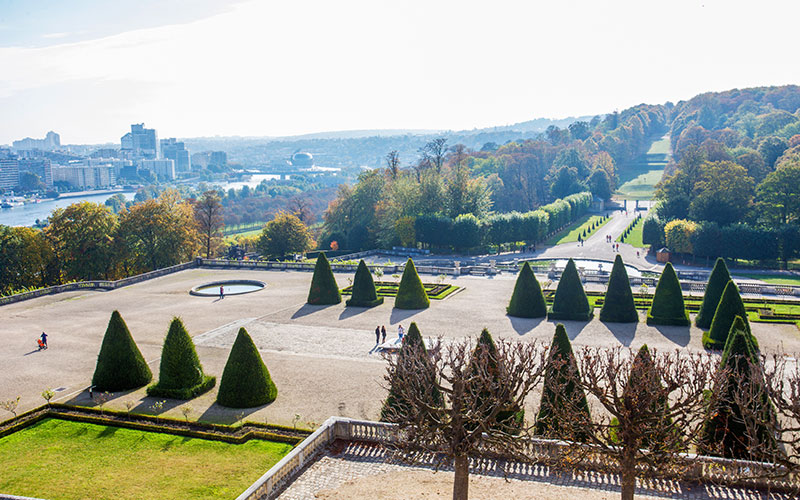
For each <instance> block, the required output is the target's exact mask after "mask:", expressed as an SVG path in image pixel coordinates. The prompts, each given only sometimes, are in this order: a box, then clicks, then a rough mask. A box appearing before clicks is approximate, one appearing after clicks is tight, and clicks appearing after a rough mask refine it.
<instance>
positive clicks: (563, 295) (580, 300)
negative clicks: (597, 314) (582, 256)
mask: <svg viewBox="0 0 800 500" xmlns="http://www.w3.org/2000/svg"><path fill="white" fill-rule="evenodd" d="M592 316H594V309H593V308H592V306H590V305H589V299H588V298H587V297H586V292H585V291H584V290H583V285H582V284H581V278H580V276H578V268H577V267H575V262H574V261H573V260H572V259H569V261H568V262H567V266H566V267H565V268H564V272H563V273H561V279H560V280H558V287H557V288H556V296H555V297H554V298H553V307H551V308H550V310H549V311H548V312H547V319H558V320H575V321H589V320H590V319H592Z"/></svg>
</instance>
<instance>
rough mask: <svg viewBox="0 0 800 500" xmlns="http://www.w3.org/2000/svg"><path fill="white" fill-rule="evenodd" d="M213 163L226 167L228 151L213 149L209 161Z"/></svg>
mask: <svg viewBox="0 0 800 500" xmlns="http://www.w3.org/2000/svg"><path fill="white" fill-rule="evenodd" d="M209 163H210V164H211V165H217V166H220V167H224V166H225V165H227V164H228V153H226V152H225V151H212V152H211V160H210V161H209Z"/></svg>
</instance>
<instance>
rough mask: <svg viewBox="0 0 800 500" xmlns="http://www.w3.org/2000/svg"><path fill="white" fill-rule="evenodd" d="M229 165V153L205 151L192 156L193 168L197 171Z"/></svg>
mask: <svg viewBox="0 0 800 500" xmlns="http://www.w3.org/2000/svg"><path fill="white" fill-rule="evenodd" d="M227 164H228V153H226V152H225V151H203V152H202V153H195V154H193V155H192V166H193V168H196V169H201V168H207V167H209V166H211V165H214V166H217V167H224V166H225V165H227Z"/></svg>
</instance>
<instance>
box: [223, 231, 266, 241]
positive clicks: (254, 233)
mask: <svg viewBox="0 0 800 500" xmlns="http://www.w3.org/2000/svg"><path fill="white" fill-rule="evenodd" d="M259 234H261V229H253V230H250V231H243V232H241V233H236V234H230V235H228V236H225V242H226V243H236V238H239V237H249V236H258V235H259Z"/></svg>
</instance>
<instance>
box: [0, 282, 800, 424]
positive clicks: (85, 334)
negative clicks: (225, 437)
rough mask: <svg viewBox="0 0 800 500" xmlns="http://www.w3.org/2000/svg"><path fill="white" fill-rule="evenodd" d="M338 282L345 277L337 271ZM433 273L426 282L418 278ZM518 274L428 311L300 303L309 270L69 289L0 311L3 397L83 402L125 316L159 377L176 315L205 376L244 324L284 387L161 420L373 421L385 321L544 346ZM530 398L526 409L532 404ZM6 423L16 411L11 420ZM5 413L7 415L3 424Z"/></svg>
mask: <svg viewBox="0 0 800 500" xmlns="http://www.w3.org/2000/svg"><path fill="white" fill-rule="evenodd" d="M336 277H337V280H338V282H339V285H340V286H342V287H343V286H346V285H347V284H348V278H352V275H349V274H337V276H336ZM233 278H243V279H257V280H261V281H264V282H266V283H267V286H266V288H265V289H264V290H262V291H258V292H255V293H251V294H246V295H240V296H228V297H226V298H225V299H223V300H219V299H218V298H215V297H210V298H209V297H194V296H190V295H189V294H188V290H189V289H190V288H192V287H193V286H196V285H200V284H203V283H205V282H209V281H214V280H220V279H233ZM425 279H433V277H430V276H429V277H426V276H423V280H425ZM514 279H515V276H512V275H505V274H504V275H500V276H496V277H493V278H485V277H469V276H463V277H458V278H448V281H449V282H452V283H453V284H456V285H458V286H460V287H463V290H461V291H459V292H458V293H456V294H454V295H451V296H450V297H448V298H447V299H445V300H441V301H431V307H430V309H427V310H424V311H403V310H398V309H394V308H393V307H392V305H393V299H387V300H386V302H385V303H384V304H383V305H381V306H378V307H376V308H373V309H361V308H358V309H356V308H346V307H345V306H344V303H342V304H339V305H334V306H308V305H306V304H305V299H306V295H307V293H308V286H309V283H310V281H311V273H308V272H297V271H285V272H281V271H240V270H224V271H223V270H209V269H192V270H187V271H182V272H179V273H175V274H172V275H168V276H164V277H161V278H157V279H154V280H150V281H147V282H143V283H139V284H136V285H132V286H129V287H125V288H121V289H118V290H114V291H108V292H99V291H83V292H69V293H64V294H59V295H53V296H47V297H40V298H37V299H33V300H29V301H25V302H20V303H17V304H12V305H8V306H3V307H0V344H2V345H3V348H2V350H0V366H2V367H3V370H2V371H1V372H0V400H7V399H11V398H15V397H16V396H18V395H19V396H21V402H20V410H25V409H30V408H33V407H35V406H38V405H40V404H42V403H43V400H42V399H41V397H40V393H41V392H42V391H43V390H44V389H46V388H53V389H56V390H57V395H56V398H55V400H56V401H61V402H67V401H69V402H78V403H87V402H88V401H89V400H88V395H87V394H86V392H85V391H84V389H85V388H86V387H87V386H88V385H89V383H90V381H91V377H92V373H93V371H94V365H95V361H96V358H97V353H98V352H99V349H100V343H101V340H102V337H103V333H104V332H105V328H106V324H107V322H108V319H109V316H110V314H111V312H112V311H113V310H114V309H119V311H120V312H121V313H122V315H123V317H124V318H125V320H126V322H127V324H128V327H129V328H130V330H131V333H132V334H133V337H134V339H135V340H136V342H137V344H138V345H139V348H140V349H141V351H142V353H143V354H144V356H145V358H146V359H147V360H148V361H149V362H150V363H151V368H152V369H153V372H154V376H156V377H157V376H158V374H157V371H158V360H159V356H160V352H161V345H162V342H163V339H164V336H165V334H166V331H167V327H168V325H169V322H170V320H171V318H172V317H173V316H180V317H182V318H183V320H184V322H185V323H186V326H187V328H188V330H189V332H190V334H191V335H192V336H193V337H194V338H195V342H196V344H197V346H198V353H199V355H200V358H201V361H202V362H203V364H204V368H205V370H206V371H207V372H208V373H210V374H212V375H216V376H217V377H219V376H220V375H221V373H222V369H223V367H224V365H225V361H226V359H227V356H228V352H229V349H230V346H231V345H232V343H233V339H234V338H235V334H236V332H237V330H238V328H239V327H240V326H245V327H246V328H247V329H248V331H249V332H250V333H251V335H252V336H253V339H254V341H255V342H256V345H257V346H258V348H259V349H260V350H261V353H262V356H263V357H264V360H265V361H266V363H267V366H268V367H269V369H270V372H271V374H272V376H273V378H274V380H275V382H276V384H277V386H278V389H279V395H278V399H277V400H276V401H275V402H274V403H272V404H271V405H268V406H266V407H263V408H257V409H254V410H247V411H245V412H239V411H236V412H234V411H232V410H225V409H222V408H219V407H217V406H216V405H215V404H213V402H214V399H215V396H216V391H211V392H210V393H208V394H206V395H203V396H201V397H199V398H197V399H195V400H192V401H191V402H188V403H182V404H180V405H178V404H177V402H167V404H165V405H164V409H163V410H162V411H163V412H164V413H166V414H168V415H171V416H175V417H178V418H182V414H181V413H180V409H181V407H183V406H186V405H190V406H191V407H192V409H193V410H192V411H193V413H192V417H191V418H200V417H202V418H204V419H209V420H215V421H220V422H231V421H233V420H234V419H237V418H247V419H254V420H260V421H265V420H266V421H269V422H273V423H279V424H285V425H292V424H293V423H295V422H296V423H297V424H298V425H301V426H304V427H315V426H316V425H318V424H320V423H321V422H323V421H324V420H325V419H327V418H328V417H330V416H331V415H340V416H347V417H353V418H363V419H375V418H377V416H378V413H379V410H380V406H381V403H382V400H383V399H384V397H385V389H384V388H383V383H384V381H383V376H384V374H385V362H384V361H383V359H382V357H381V354H380V353H377V352H375V350H374V347H375V335H374V330H375V327H376V326H377V325H385V326H386V329H387V331H388V335H387V337H388V338H393V337H395V336H396V332H397V326H398V325H400V324H402V325H403V326H404V327H405V328H408V325H409V324H410V322H411V321H416V322H417V324H418V325H419V327H420V329H421V331H422V333H423V335H424V336H432V337H438V336H442V337H444V338H458V337H464V336H473V337H474V336H477V335H478V334H479V333H480V330H481V329H482V328H483V327H487V328H489V330H490V331H491V332H492V334H493V335H494V336H496V337H501V338H509V339H516V340H520V341H531V340H540V341H544V342H549V341H550V339H551V337H552V335H553V330H554V327H553V323H552V322H548V321H546V320H529V319H519V318H510V317H508V316H506V315H505V306H506V304H507V302H508V300H509V298H510V295H511V292H512V290H513V286H514ZM566 327H567V331H568V333H569V336H570V338H571V339H572V340H573V342H574V343H575V345H577V346H580V345H595V346H612V345H624V346H630V347H633V348H637V347H639V346H640V345H642V344H644V343H647V344H648V345H649V346H651V347H655V348H658V349H669V350H672V349H676V348H677V349H690V350H701V349H702V346H701V342H700V339H701V335H702V332H701V331H700V330H699V329H696V328H694V327H692V328H685V327H684V328H682V327H648V326H647V325H645V324H644V323H643V322H642V323H639V324H636V325H623V324H612V325H607V324H603V323H601V322H599V321H598V320H597V319H594V320H593V321H591V322H588V323H577V322H567V323H566ZM752 327H753V332H754V334H755V335H756V336H757V337H758V339H759V341H760V343H761V346H762V348H763V350H764V351H765V352H769V351H771V350H775V349H778V348H782V349H783V350H785V351H788V352H800V334H799V333H798V330H797V328H795V327H794V326H793V325H765V324H759V323H755V324H753V325H752ZM42 331H46V332H47V333H48V335H49V339H48V340H49V344H50V349H48V350H46V351H37V350H36V345H35V339H36V337H37V336H38V335H39V334H40V333H41V332H42ZM113 397H114V399H113V400H112V401H111V402H110V403H109V406H110V407H114V408H124V407H125V402H127V401H132V402H133V404H134V405H135V408H136V410H138V411H150V407H151V405H152V404H153V403H154V402H155V400H153V399H151V398H146V397H145V394H144V390H143V389H140V390H138V391H132V392H130V393H124V394H115V395H113ZM534 403H535V401H531V404H534ZM7 416H10V415H7ZM4 417H5V416H0V418H4Z"/></svg>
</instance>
